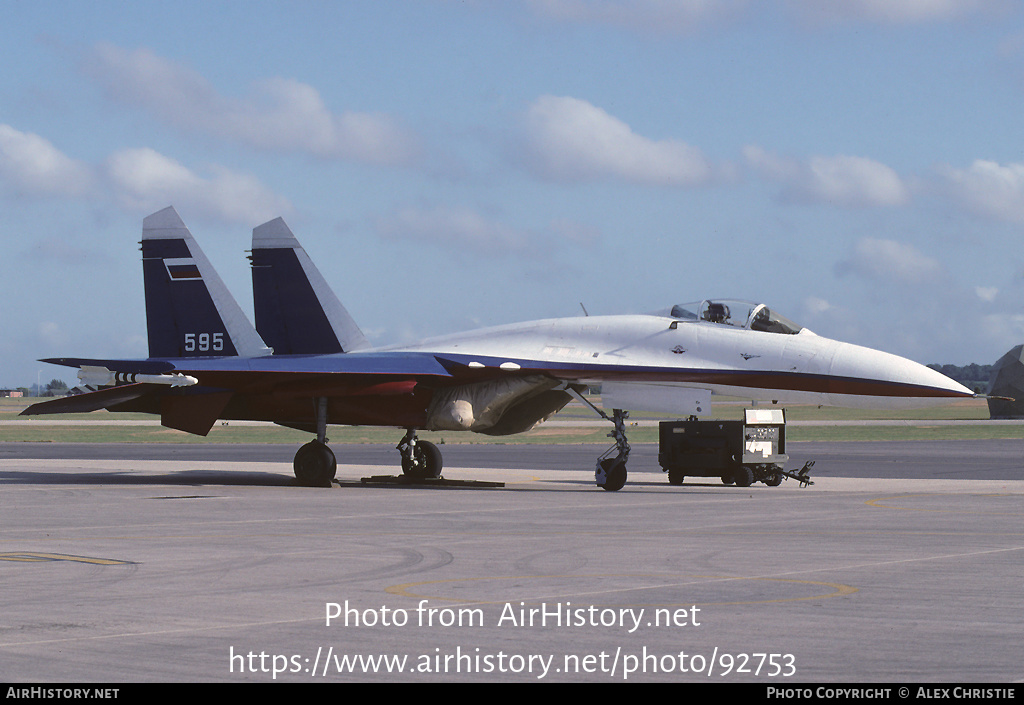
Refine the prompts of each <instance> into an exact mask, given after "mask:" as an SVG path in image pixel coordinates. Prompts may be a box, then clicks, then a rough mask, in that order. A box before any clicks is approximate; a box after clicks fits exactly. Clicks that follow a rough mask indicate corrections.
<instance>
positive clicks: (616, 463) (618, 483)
mask: <svg viewBox="0 0 1024 705" xmlns="http://www.w3.org/2000/svg"><path fill="white" fill-rule="evenodd" d="M601 467H602V468H603V469H604V477H605V480H604V484H603V485H600V487H601V489H603V490H607V491H608V492H618V491H619V490H621V489H622V487H623V485H625V484H626V464H625V463H624V462H622V461H621V460H619V459H618V458H605V459H604V460H602V461H601Z"/></svg>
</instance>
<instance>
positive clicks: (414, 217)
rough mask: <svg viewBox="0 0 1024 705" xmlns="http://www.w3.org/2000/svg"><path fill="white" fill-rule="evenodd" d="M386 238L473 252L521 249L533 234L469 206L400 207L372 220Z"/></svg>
mask: <svg viewBox="0 0 1024 705" xmlns="http://www.w3.org/2000/svg"><path fill="white" fill-rule="evenodd" d="M376 230H377V233H378V234H379V235H381V236H382V237H384V238H387V239H404V240H420V241H425V242H428V243H431V244H436V245H441V246H450V247H453V248H457V249H466V250H469V251H472V252H477V253H489V254H500V253H506V254H507V253H521V252H523V251H525V250H527V249H528V247H529V245H530V243H531V242H532V241H533V240H534V237H535V236H534V235H533V234H532V233H530V232H529V231H526V230H521V229H517V228H512V227H509V226H507V225H504V224H502V223H498V222H496V221H494V220H492V219H490V218H486V217H484V216H483V215H481V214H480V213H478V212H476V211H474V210H472V209H470V208H461V207H460V208H447V207H437V208H432V209H429V210H428V209H421V208H412V207H409V208H403V209H402V210H401V211H399V212H398V213H397V214H395V215H393V216H389V217H382V218H380V219H378V221H377V223H376Z"/></svg>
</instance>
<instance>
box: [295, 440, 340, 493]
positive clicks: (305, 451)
mask: <svg viewBox="0 0 1024 705" xmlns="http://www.w3.org/2000/svg"><path fill="white" fill-rule="evenodd" d="M292 468H293V469H294V470H295V479H296V480H298V481H299V484H300V485H302V486H304V487H330V485H331V481H332V480H333V479H334V476H335V475H336V474H337V472H338V459H337V458H335V457H334V451H332V450H331V449H330V448H328V447H327V444H326V443H321V442H320V441H310V442H309V443H307V444H306V445H304V446H302V447H301V448H299V450H298V451H297V452H296V453H295V460H294V461H293V462H292Z"/></svg>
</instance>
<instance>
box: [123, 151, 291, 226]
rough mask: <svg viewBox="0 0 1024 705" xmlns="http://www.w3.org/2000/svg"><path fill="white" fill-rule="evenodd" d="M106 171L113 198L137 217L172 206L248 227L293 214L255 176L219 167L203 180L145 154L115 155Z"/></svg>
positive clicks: (155, 155) (172, 162) (156, 155)
mask: <svg viewBox="0 0 1024 705" xmlns="http://www.w3.org/2000/svg"><path fill="white" fill-rule="evenodd" d="M105 171H106V176H107V179H108V182H109V184H110V186H111V188H112V191H113V194H114V197H115V198H116V199H117V200H118V201H119V202H120V203H121V204H122V205H123V206H125V207H127V208H130V209H132V210H137V211H140V212H150V211H155V210H158V209H160V208H163V207H165V206H167V205H168V204H171V203H173V204H175V205H176V206H180V207H186V206H187V207H188V208H189V209H190V210H193V211H197V212H200V213H203V214H205V215H207V216H209V217H214V218H218V219H221V220H227V221H231V222H241V223H247V224H251V223H258V222H262V221H264V220H269V219H270V218H273V217H276V216H278V215H281V214H282V213H286V212H288V211H289V210H290V209H291V206H290V204H289V203H288V201H287V200H285V199H283V198H281V197H279V196H277V195H275V194H274V193H272V192H271V191H270V189H268V188H267V187H266V186H264V185H263V184H262V183H260V182H259V180H257V179H256V178H255V177H253V176H250V175H248V174H240V173H238V172H234V171H231V170H229V169H226V168H224V167H222V166H218V165H212V166H210V167H209V169H208V171H209V174H208V175H206V176H201V175H199V174H197V173H195V172H194V171H192V170H191V169H188V168H187V167H185V166H183V165H182V164H180V163H178V162H176V161H175V160H173V159H171V158H170V157H166V156H164V155H162V154H160V153H158V152H156V151H154V150H152V149H148V148H143V149H126V150H122V151H120V152H116V153H115V154H113V155H111V157H110V158H109V159H108V160H107V162H106V165H105Z"/></svg>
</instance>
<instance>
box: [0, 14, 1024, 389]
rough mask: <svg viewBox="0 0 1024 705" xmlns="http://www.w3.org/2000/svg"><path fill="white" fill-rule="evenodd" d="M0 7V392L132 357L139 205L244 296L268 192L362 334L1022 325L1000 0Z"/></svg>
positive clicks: (1021, 146) (883, 340)
mask: <svg viewBox="0 0 1024 705" xmlns="http://www.w3.org/2000/svg"><path fill="white" fill-rule="evenodd" d="M0 13H2V16H3V19H4V21H3V22H2V23H0V56H2V57H3V66H4V71H3V72H0V252H2V254H3V257H2V262H3V272H2V274H0V302H2V303H0V325H2V329H3V331H4V333H3V336H2V337H0V387H2V386H23V385H29V384H32V383H34V382H35V380H36V378H37V376H39V377H41V378H42V379H43V381H47V380H49V379H50V378H52V377H63V378H64V379H66V381H68V382H69V383H74V382H75V379H74V376H73V374H69V373H68V372H67V371H66V370H63V369H61V368H57V367H51V366H48V365H42V364H40V363H37V362H35V360H36V359H37V358H42V357H53V356H83V357H145V356H146V355H147V349H146V337H145V313H144V301H143V292H142V273H141V266H140V261H139V252H138V245H137V243H138V240H139V238H140V236H141V229H142V218H143V217H144V216H146V215H148V214H149V213H152V212H155V211H157V210H159V209H161V208H163V207H165V206H167V205H174V206H175V207H176V208H177V210H178V212H179V213H180V215H181V216H182V218H183V219H184V220H185V222H186V223H187V224H188V226H189V227H190V229H191V230H192V233H193V235H194V236H195V237H196V239H197V240H198V241H199V243H200V244H201V245H202V247H203V249H204V250H205V252H206V254H207V256H208V257H209V258H210V260H211V261H212V262H213V264H214V265H215V266H216V268H217V269H218V271H219V272H220V274H221V276H222V277H223V278H224V280H225V282H226V283H227V285H228V287H229V289H231V291H232V292H233V293H234V295H235V297H236V298H237V299H238V301H239V303H240V304H241V305H242V307H243V309H245V310H247V311H249V312H250V314H251V308H252V287H251V278H250V273H249V267H248V262H247V260H246V259H245V250H246V249H248V247H249V244H250V238H251V231H252V228H253V227H255V226H256V225H259V224H261V223H263V222H265V221H267V220H270V219H271V218H274V217H276V216H283V217H284V218H285V220H286V221H287V222H288V224H289V225H290V226H291V229H292V230H293V231H294V232H295V234H296V236H297V237H298V238H299V240H300V241H301V242H302V243H303V245H304V246H305V248H306V250H307V252H309V254H310V256H311V257H312V258H313V259H314V261H316V262H317V263H318V265H319V266H320V268H321V270H322V271H323V273H324V276H325V277H326V279H327V280H328V281H329V282H330V283H331V285H332V286H333V287H334V289H335V291H336V292H337V294H338V296H339V298H341V300H342V301H343V302H344V303H345V305H346V307H347V308H348V309H349V311H350V312H351V314H352V315H353V317H354V318H355V319H356V320H357V321H358V322H359V323H360V325H361V327H362V328H363V329H364V332H365V333H366V334H367V337H369V338H370V339H371V341H372V342H373V343H375V344H380V345H383V344H389V343H399V342H406V341H411V340H415V339H418V338H421V337H425V336H429V335H433V334H441V333H450V332H455V331H458V330H462V329H468V328H473V327H479V326H484V325H494V324H500V323H506V322H512V321H521V320H529V319H535V318H548V317H557V316H574V315H578V314H579V313H580V302H582V303H583V304H584V305H585V306H586V308H587V310H588V311H589V312H590V313H591V314H592V315H594V314H602V313H629V312H645V311H653V310H656V309H660V308H664V307H667V306H669V305H671V304H673V303H680V302H685V301H694V300H700V299H702V298H705V297H714V296H721V297H726V296H728V297H733V298H746V299H752V300H758V301H764V302H765V303H768V304H769V305H770V306H772V307H773V308H775V309H777V310H779V311H780V312H781V313H783V314H784V315H786V316H787V317H789V318H791V319H793V320H795V321H797V322H799V323H801V324H803V325H805V326H807V327H809V328H811V329H812V330H814V331H815V332H817V333H819V334H821V335H826V336H829V337H833V338H838V339H840V340H845V341H848V342H854V343H859V344H862V345H868V346H871V347H875V348H880V349H883V350H886V351H889V352H894V353H897V354H901V355H904V356H907V357H910V358H912V359H915V360H917V361H919V362H923V363H933V362H939V363H947V362H951V363H955V364H966V363H968V362H979V363H991V362H994V361H995V360H996V359H997V358H998V357H999V356H1000V355H1002V354H1003V353H1004V352H1006V351H1007V350H1008V349H1009V348H1010V347H1012V346H1014V345H1017V344H1019V343H1021V342H1024V247H1022V245H1024V121H1022V119H1021V115H1022V114H1024V111H1022V107H1024V8H1022V6H1021V4H1020V3H1019V2H1016V1H1011V0H1007V1H1005V2H1004V1H1003V0H988V1H986V0H905V1H900V0H833V1H832V2H829V3H821V2H817V1H815V0H788V1H786V0H778V1H770V2H761V1H758V2H755V1H754V0H722V1H720V2H714V1H713V0H676V1H672V0H593V1H588V0H502V1H500V2H499V1H497V0H494V1H488V0H476V1H473V0H467V1H465V2H456V1H455V0H420V1H412V0H406V1H404V2H390V1H388V0H376V1H374V2H356V1H351V2H341V1H335V2H315V1H309V2H271V1H269V0H266V1H258V2H250V1H247V2H209V1H206V2H176V3H167V2H160V3H155V2H137V1H133V2H102V1H101V2H95V3H81V2H20V1H18V0H0Z"/></svg>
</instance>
